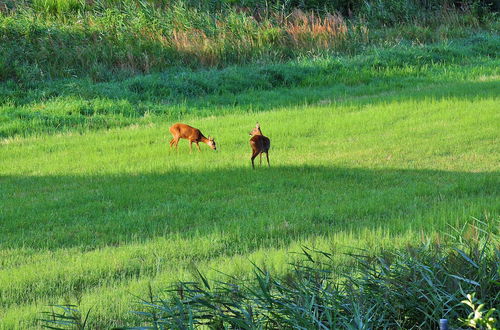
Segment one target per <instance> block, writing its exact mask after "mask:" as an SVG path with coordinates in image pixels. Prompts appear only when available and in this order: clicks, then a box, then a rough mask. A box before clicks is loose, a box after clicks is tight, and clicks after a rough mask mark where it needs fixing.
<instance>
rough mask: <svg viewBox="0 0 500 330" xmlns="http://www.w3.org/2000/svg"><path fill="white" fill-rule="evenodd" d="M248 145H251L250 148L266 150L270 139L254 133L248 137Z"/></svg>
mask: <svg viewBox="0 0 500 330" xmlns="http://www.w3.org/2000/svg"><path fill="white" fill-rule="evenodd" d="M250 145H251V146H252V149H257V150H260V151H262V152H268V151H269V148H271V140H269V138H268V137H267V136H264V135H254V136H252V138H251V139H250Z"/></svg>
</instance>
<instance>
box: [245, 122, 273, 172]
mask: <svg viewBox="0 0 500 330" xmlns="http://www.w3.org/2000/svg"><path fill="white" fill-rule="evenodd" d="M250 135H251V136H252V137H251V138H250V146H251V147H252V168H253V169H255V165H254V162H253V160H254V159H255V157H257V156H258V155H260V165H262V154H263V153H265V154H266V158H267V166H269V167H271V165H270V164H269V148H271V140H269V138H268V137H266V136H264V135H262V131H261V130H260V125H259V123H257V125H255V128H254V129H253V130H252V131H251V132H250Z"/></svg>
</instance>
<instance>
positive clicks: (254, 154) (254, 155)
mask: <svg viewBox="0 0 500 330" xmlns="http://www.w3.org/2000/svg"><path fill="white" fill-rule="evenodd" d="M258 154H259V152H258V151H254V152H253V154H252V158H251V159H252V168H253V169H254V170H255V165H254V162H253V160H254V159H255V157H257V155H258Z"/></svg>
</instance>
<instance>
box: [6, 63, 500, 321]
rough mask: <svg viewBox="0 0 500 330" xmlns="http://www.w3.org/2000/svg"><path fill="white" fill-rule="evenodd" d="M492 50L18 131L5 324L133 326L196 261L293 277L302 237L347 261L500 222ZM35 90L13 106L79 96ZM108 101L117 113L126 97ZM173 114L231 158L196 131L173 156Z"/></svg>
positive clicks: (497, 100)
mask: <svg viewBox="0 0 500 330" xmlns="http://www.w3.org/2000/svg"><path fill="white" fill-rule="evenodd" d="M480 60H481V63H478V62H474V61H472V60H471V61H469V62H467V63H458V64H453V63H452V64H446V65H441V64H439V63H438V64H435V65H433V64H432V63H431V64H424V65H422V66H419V67H418V70H417V69H415V68H414V67H411V66H402V67H400V66H398V67H397V68H395V69H390V68H389V69H384V70H382V74H381V73H379V74H373V75H370V76H366V72H368V71H366V72H365V73H363V72H360V73H359V74H358V75H357V76H356V75H355V73H356V66H355V65H354V64H351V67H350V68H351V71H347V72H344V74H343V76H342V75H340V77H341V78H342V79H343V80H341V81H340V82H335V79H332V78H330V80H324V81H323V83H317V84H311V83H309V84H308V83H303V84H299V85H297V86H287V85H283V86H281V87H279V88H271V87H268V88H261V89H253V88H249V89H242V90H240V91H237V93H236V94H234V95H229V96H228V95H227V94H224V93H222V94H221V95H222V96H221V95H219V94H217V93H216V94H217V95H215V96H213V95H202V96H201V97H200V98H194V101H189V102H191V103H192V106H193V109H195V110H194V111H193V112H192V113H189V112H188V113H187V114H186V113H185V114H182V113H173V114H172V113H171V112H169V111H174V110H175V109H177V110H178V109H183V108H189V107H188V105H189V104H184V105H182V104H181V105H180V106H178V107H173V106H172V107H170V105H168V104H166V105H165V108H161V100H160V99H155V98H154V95H153V96H147V97H150V98H152V99H153V101H154V102H153V101H151V103H149V104H150V106H151V107H153V108H154V107H156V108H158V109H167V110H168V111H165V112H164V113H158V114H157V115H156V117H154V119H150V120H149V119H148V118H147V117H145V118H139V119H133V120H131V121H130V122H127V120H125V119H126V118H125V119H124V120H123V121H122V122H120V123H121V124H120V125H116V126H117V127H114V128H111V129H109V130H102V129H97V130H96V129H93V128H92V127H85V130H80V129H79V128H80V127H79V126H76V127H69V126H68V127H61V128H60V129H59V131H57V129H58V128H57V127H56V128H55V129H54V128H51V127H49V126H47V127H49V128H46V126H43V125H42V124H40V123H35V124H33V125H34V126H32V131H30V132H29V134H26V135H27V136H21V134H15V133H16V131H15V130H13V131H8V130H7V129H6V130H5V131H4V132H11V133H9V134H6V137H5V138H4V139H3V140H1V142H0V205H1V207H0V232H1V233H2V235H0V328H5V329H12V328H31V327H35V326H39V323H37V319H39V318H41V312H42V311H47V310H48V309H49V307H47V306H48V305H50V304H58V303H75V304H78V305H79V306H80V308H81V309H82V310H83V311H86V310H88V309H89V308H92V311H91V316H92V317H91V322H92V323H91V327H92V328H109V327H111V326H120V325H134V324H136V323H137V320H138V317H137V316H136V315H134V314H132V313H130V311H131V310H136V309H138V308H140V306H139V305H138V302H139V301H140V299H139V298H138V297H146V296H147V294H148V287H149V286H151V287H152V288H153V289H154V290H155V291H157V292H158V291H159V290H161V289H162V288H165V287H167V286H168V285H169V284H171V283H174V282H175V281H177V280H186V279H190V278H192V276H193V272H194V269H195V268H198V269H200V270H202V271H203V272H204V273H205V274H207V276H208V277H209V278H217V277H220V276H221V275H220V274H219V273H218V271H222V272H224V273H226V274H232V275H236V276H242V277H245V276H247V275H248V274H249V272H250V271H251V269H252V266H251V263H250V261H253V262H256V263H258V264H261V265H262V264H264V265H265V266H266V267H267V268H269V269H272V270H273V271H275V272H277V273H284V272H286V270H287V267H288V266H287V263H288V262H290V261H291V260H292V259H293V258H295V255H294V254H292V253H290V252H294V251H300V248H301V246H309V247H316V248H319V249H322V250H324V251H333V252H335V253H336V254H335V255H336V258H338V260H339V263H341V262H342V260H343V258H344V257H343V256H342V254H341V253H340V252H343V251H348V250H350V249H353V248H365V249H368V250H369V251H377V250H378V249H381V248H391V247H397V246H403V245H406V244H410V243H415V242H420V241H421V240H422V237H438V236H443V233H446V232H447V231H449V230H450V226H460V225H463V224H464V223H466V222H467V221H471V220H473V219H474V218H477V219H480V220H482V221H486V222H489V221H493V220H494V219H498V217H499V216H500V172H499V165H500V153H499V152H500V150H499V143H500V135H499V133H498V132H499V130H498V129H499V127H500V111H499V110H500V108H499V104H500V76H499V69H498V67H499V66H498V60H497V59H496V58H487V57H485V58H482V59H480ZM430 62H432V61H430ZM291 70H293V68H292V69H291ZM349 72H351V73H352V76H349ZM405 73H406V74H405ZM305 74H306V75H307V72H306V73H305ZM349 77H351V78H352V81H351V82H349V81H348V78H349ZM144 79H145V80H144V81H146V82H147V81H148V80H147V79H149V78H144ZM151 79H153V80H154V78H151ZM126 83H129V82H125V84H126ZM58 84H59V85H57V84H56V85H55V86H56V87H57V86H59V87H63V86H66V88H68V89H70V88H71V86H77V84H76V83H75V82H71V81H70V82H64V81H63V82H60V83H58ZM68 84H69V85H68ZM71 84H73V85H71ZM85 84H87V83H86V82H82V83H81V85H79V86H87V85H85ZM88 84H90V83H88ZM88 86H90V87H88V90H89V91H96V90H97V91H106V90H108V91H109V88H112V87H114V88H116V91H118V90H119V87H120V86H123V85H119V84H118V85H112V84H111V83H110V84H104V85H102V84H100V85H99V84H96V85H88ZM117 86H118V87H117ZM42 87H43V88H42ZM42 87H41V89H40V90H42V91H44V90H45V91H46V90H50V86H49V87H47V86H46V85H43V86H42ZM9 88H11V87H8V86H7V87H5V86H4V90H9ZM44 88H45V89H44ZM92 88H93V89H92ZM12 90H14V89H12ZM95 93H96V94H99V93H98V92H95ZM110 93H111V92H110ZM21 94H22V93H21V92H19V94H15V93H14V94H12V95H13V96H12V99H11V101H10V102H11V103H10V104H9V103H8V102H7V103H4V105H3V108H2V109H3V112H4V114H7V115H6V116H7V117H8V116H9V113H10V112H12V111H17V109H19V108H20V107H25V108H24V110H25V111H26V112H31V113H36V112H37V111H43V109H46V108H47V107H48V108H49V109H56V108H57V107H58V106H55V105H53V106H52V108H50V104H51V102H52V103H53V104H56V105H58V104H59V105H60V106H63V105H64V102H65V100H67V95H66V94H64V90H63V89H62V88H61V90H60V94H58V95H55V96H52V98H47V97H45V96H43V95H42V96H36V95H35V96H29V97H26V96H23V97H24V99H23V98H22V97H20V96H19V95H21ZM42 94H43V93H42ZM92 95H93V98H89V99H90V100H93V101H92V102H96V101H95V97H96V96H95V94H92ZM127 97H129V96H126V97H124V99H127V100H130V98H127ZM14 99H16V100H21V101H16V102H19V104H16V102H14V101H13V100H14ZM22 100H24V101H22ZM229 100H233V101H234V100H236V101H237V102H236V103H237V104H232V105H231V104H230V103H229ZM143 101H144V100H142V101H141V100H140V99H139V100H134V102H136V103H137V104H139V103H141V102H143ZM75 102H76V103H71V102H70V103H69V104H70V105H69V107H72V106H73V107H77V106H79V105H78V104H79V103H78V102H77V101H75ZM107 102H109V104H108V103H105V104H104V103H103V104H101V106H102V108H104V109H105V108H106V107H110V108H112V107H116V106H117V104H119V102H125V101H123V100H121V99H120V98H119V97H117V98H114V99H113V98H109V99H107ZM136 103H133V102H132V104H136ZM75 104H76V105H75ZM151 104H152V105H151ZM169 109H170V110H169ZM172 109H174V110H172ZM207 109H208V110H207ZM24 110H23V111H24ZM219 110H220V111H219ZM65 115H66V114H65ZM162 116H163V117H162ZM7 117H6V118H7ZM120 118H122V119H123V118H124V117H120ZM176 118H180V119H181V120H182V121H183V122H186V123H189V124H191V125H193V126H195V127H199V128H200V129H201V130H202V131H203V133H205V135H211V136H214V137H215V139H216V141H217V144H218V151H217V152H213V151H211V150H210V149H209V148H208V147H207V146H205V145H201V147H202V152H201V153H198V152H195V151H193V153H192V154H189V148H188V144H187V142H186V141H185V140H181V143H180V144H179V150H178V152H175V151H173V150H169V148H168V142H169V140H170V138H171V137H170V134H169V132H168V127H169V125H171V124H172V123H173V122H175V121H177V119H176ZM111 121H112V120H111ZM256 121H258V122H259V123H260V124H261V126H262V130H263V133H264V134H265V135H267V136H269V137H270V139H271V151H270V154H269V155H270V161H271V168H266V167H265V166H262V167H259V166H257V169H256V170H255V171H252V170H251V166H250V146H249V144H248V140H249V136H248V132H249V131H250V130H251V129H252V128H253V126H254V125H255V122H256ZM5 122H6V121H5ZM130 123H133V125H128V124H130ZM37 125H38V126H37ZM127 125H128V126H127ZM28 126H29V125H28ZM109 126H110V127H113V125H111V124H110V125H109ZM120 126H121V127H120ZM29 127H31V126H29ZM103 127H106V126H103ZM97 128H102V127H97Z"/></svg>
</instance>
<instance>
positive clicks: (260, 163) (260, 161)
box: [259, 152, 262, 166]
mask: <svg viewBox="0 0 500 330" xmlns="http://www.w3.org/2000/svg"><path fill="white" fill-rule="evenodd" d="M259 165H260V166H262V152H261V153H260V160H259Z"/></svg>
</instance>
